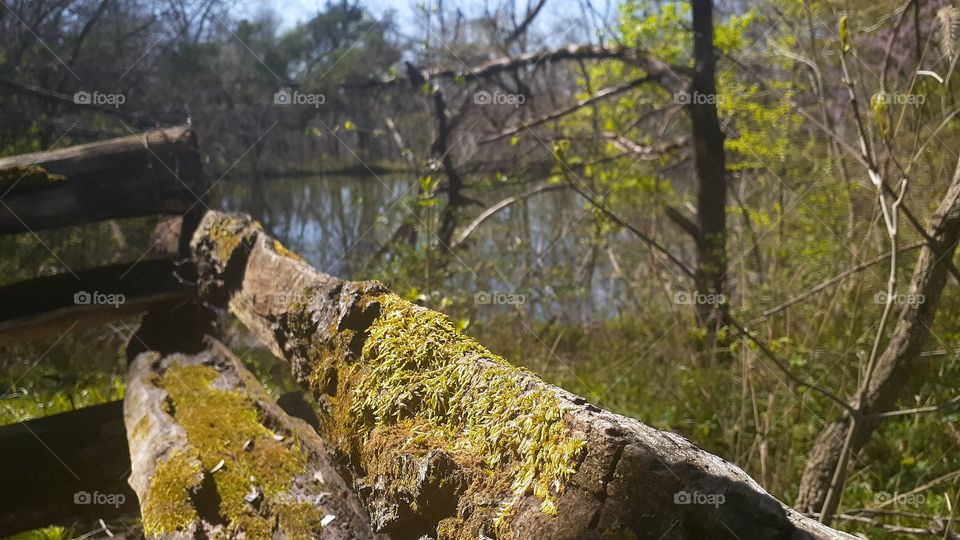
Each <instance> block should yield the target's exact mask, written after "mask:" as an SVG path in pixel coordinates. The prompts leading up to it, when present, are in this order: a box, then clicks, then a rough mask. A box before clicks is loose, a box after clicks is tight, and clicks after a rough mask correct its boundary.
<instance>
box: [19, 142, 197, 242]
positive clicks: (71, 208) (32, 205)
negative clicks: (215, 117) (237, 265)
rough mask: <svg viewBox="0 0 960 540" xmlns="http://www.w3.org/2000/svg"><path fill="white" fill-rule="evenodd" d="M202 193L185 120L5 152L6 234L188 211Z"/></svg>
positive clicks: (193, 147)
mask: <svg viewBox="0 0 960 540" xmlns="http://www.w3.org/2000/svg"><path fill="white" fill-rule="evenodd" d="M204 193H205V185H204V182H203V174H202V170H201V164H200V154H199V152H198V150H197V141H196V136H195V135H194V133H193V132H192V131H191V130H190V129H189V128H187V127H176V128H168V129H162V130H154V131H149V132H147V133H144V134H138V135H131V136H128V137H121V138H118V139H111V140H108V141H103V142H96V143H91V144H83V145H79V146H72V147H70V148H65V149H62V150H54V151H49V152H36V153H32V154H23V155H19V156H12V157H7V158H0V234H9V233H22V232H28V231H36V230H41V229H51V228H56V227H66V226H74V225H79V224H83V223H91V222H95V221H102V220H105V219H111V218H121V217H133V216H142V215H152V214H183V213H184V212H186V211H188V210H190V209H192V208H194V207H195V206H199V205H200V203H199V201H198V200H199V199H202V197H203V194H204ZM201 208H202V206H201Z"/></svg>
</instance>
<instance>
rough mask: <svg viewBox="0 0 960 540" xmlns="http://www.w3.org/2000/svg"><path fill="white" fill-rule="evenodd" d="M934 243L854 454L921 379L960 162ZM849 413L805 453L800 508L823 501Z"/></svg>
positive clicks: (882, 366)
mask: <svg viewBox="0 0 960 540" xmlns="http://www.w3.org/2000/svg"><path fill="white" fill-rule="evenodd" d="M927 234H928V236H929V237H930V238H931V239H932V241H931V243H929V244H926V245H924V246H923V248H922V249H921V251H920V255H919V256H918V257H917V262H916V266H915V267H914V270H913V277H912V278H911V280H910V289H909V294H910V295H913V297H914V298H923V300H922V301H920V302H911V303H908V304H907V305H906V307H904V308H903V311H902V312H901V313H900V318H899V319H898V320H897V325H896V327H895V328H894V330H893V334H892V335H891V337H890V341H889V342H888V343H887V346H886V348H885V349H884V351H883V353H882V354H881V355H880V357H879V358H878V359H877V365H876V368H875V370H874V373H873V376H872V377H871V380H870V381H868V385H867V387H866V391H865V392H864V393H863V395H862V396H861V397H860V401H859V403H854V404H853V408H854V410H856V411H858V414H859V416H860V418H858V419H857V422H856V428H855V431H854V434H853V438H852V440H851V444H850V455H856V454H857V452H859V451H860V449H862V448H863V446H864V445H865V444H866V443H867V442H868V441H869V440H870V436H871V435H872V434H873V431H874V430H875V429H876V428H877V426H878V425H879V423H880V418H879V417H877V416H876V415H877V413H883V412H887V411H889V410H890V409H891V408H892V407H893V406H894V405H895V404H896V402H897V399H898V398H899V396H900V395H902V394H903V393H904V392H905V391H906V390H907V389H908V388H910V381H911V380H913V381H920V380H922V377H919V376H918V374H917V373H915V372H916V370H917V369H918V368H919V367H920V366H919V365H918V362H917V361H916V360H917V358H918V357H919V354H920V352H921V348H922V347H923V344H924V343H925V342H926V340H927V338H928V337H929V335H930V327H932V326H933V323H934V318H935V317H936V313H937V307H938V306H939V304H940V296H941V294H942V293H943V288H944V286H945V285H946V283H947V274H948V265H949V263H950V261H951V260H952V259H953V255H954V252H955V251H956V247H957V242H958V240H960V162H958V164H957V169H956V171H955V172H954V177H953V181H952V183H951V185H950V188H949V189H948V190H947V194H946V195H945V196H944V198H943V200H942V201H941V202H940V206H939V207H938V208H937V210H936V212H935V213H934V214H933V218H932V219H931V222H930V226H929V227H928V229H927ZM850 421H851V416H850V414H849V413H846V412H845V413H844V414H842V415H841V416H840V418H839V419H837V420H836V421H835V422H833V423H832V424H830V425H828V426H827V427H825V428H824V429H823V431H821V432H820V435H819V436H818V437H817V439H816V441H815V442H814V445H813V448H812V449H811V451H810V456H809V457H808V458H807V464H806V467H805V468H804V471H803V477H802V478H801V481H800V494H799V495H798V497H797V501H796V508H797V509H799V510H800V511H802V512H819V511H820V509H821V508H822V507H823V502H824V500H825V499H826V496H827V491H828V489H829V488H830V482H831V479H832V476H833V473H834V470H835V469H836V468H837V461H838V459H839V457H840V453H841V448H842V447H843V442H844V438H845V437H846V434H847V431H848V430H849V426H850Z"/></svg>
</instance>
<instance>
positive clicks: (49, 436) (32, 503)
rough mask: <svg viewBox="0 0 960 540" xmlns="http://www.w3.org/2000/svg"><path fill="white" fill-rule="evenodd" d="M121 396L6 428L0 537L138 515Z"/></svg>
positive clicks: (0, 433) (0, 454)
mask: <svg viewBox="0 0 960 540" xmlns="http://www.w3.org/2000/svg"><path fill="white" fill-rule="evenodd" d="M122 410H123V404H122V403H121V402H119V401H116V402H113V403H107V404H104V405H96V406H93V407H87V408H84V409H78V410H76V411H71V412H66V413H61V414H55V415H51V416H47V417H44V418H38V419H35V420H29V421H26V422H22V423H19V424H11V425H9V426H3V427H0V463H2V464H3V475H2V478H3V486H4V489H0V508H2V509H3V511H2V512H0V537H6V536H8V535H12V534H15V533H18V532H21V531H26V530H30V529H36V528H39V527H46V526H48V525H72V524H74V523H76V522H78V521H79V522H85V523H94V522H96V520H97V519H99V518H103V519H108V520H109V519H113V518H117V517H123V516H132V517H136V516H137V515H138V511H137V505H136V497H134V495H133V492H132V491H131V490H130V487H129V486H128V485H127V482H126V480H127V473H128V472H129V470H130V458H129V456H128V454H127V442H126V440H127V435H126V431H125V430H124V427H123V414H122Z"/></svg>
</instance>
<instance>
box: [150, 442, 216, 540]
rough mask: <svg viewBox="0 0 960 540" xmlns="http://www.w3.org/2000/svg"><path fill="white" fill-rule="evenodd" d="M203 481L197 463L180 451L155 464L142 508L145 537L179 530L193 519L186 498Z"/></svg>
mask: <svg viewBox="0 0 960 540" xmlns="http://www.w3.org/2000/svg"><path fill="white" fill-rule="evenodd" d="M202 481H203V468H202V466H201V464H200V462H199V461H198V460H197V459H196V458H195V457H194V456H191V455H188V454H185V453H183V452H178V453H174V454H171V455H170V456H168V457H167V459H166V460H165V461H162V462H160V463H158V464H157V469H156V471H155V472H154V475H153V478H152V479H151V480H150V491H149V495H148V497H147V499H146V501H145V503H144V505H143V530H144V532H146V533H147V535H149V536H152V535H160V534H163V533H165V532H172V531H176V530H183V529H185V528H187V527H188V526H189V525H190V524H191V523H193V522H194V521H196V520H197V518H198V516H197V511H196V510H195V509H194V507H193V503H192V502H191V498H190V495H191V493H193V492H195V491H196V490H197V489H199V487H200V483H201V482H202Z"/></svg>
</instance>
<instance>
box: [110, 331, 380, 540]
mask: <svg viewBox="0 0 960 540" xmlns="http://www.w3.org/2000/svg"><path fill="white" fill-rule="evenodd" d="M127 384H128V386H127V394H126V397H125V399H124V422H125V424H126V426H127V432H128V433H129V436H128V441H129V448H130V458H131V469H132V472H131V475H130V485H131V486H132V487H133V489H134V491H135V492H136V493H137V497H138V498H139V501H140V508H141V513H142V516H143V528H144V532H145V534H146V536H147V537H148V538H221V537H223V538H271V537H272V538H291V539H294V538H314V537H322V538H329V539H334V540H336V539H344V540H346V539H359V540H363V539H366V538H374V536H373V534H372V533H371V532H370V525H369V522H368V519H367V517H366V513H365V511H364V510H363V508H362V506H361V505H360V503H359V501H358V500H357V499H356V496H355V495H354V494H353V493H352V492H351V491H350V490H349V488H348V487H347V484H346V482H344V480H343V479H342V478H341V477H340V476H339V474H338V473H337V471H336V470H335V469H334V468H333V466H332V465H330V463H329V461H328V453H329V451H328V448H327V446H326V445H325V443H324V442H323V441H322V440H321V439H320V438H319V436H317V434H316V432H315V431H313V429H312V428H311V427H310V426H308V425H307V424H306V423H305V422H303V421H302V420H299V419H295V418H292V417H290V416H288V415H287V414H286V413H284V412H283V410H282V409H281V408H280V407H279V406H278V405H277V404H276V403H274V402H273V401H272V400H270V398H269V396H268V394H267V392H266V390H265V389H264V388H263V387H262V386H261V385H260V384H259V383H258V382H257V380H256V379H255V378H254V377H253V375H252V374H250V373H249V372H248V371H247V370H246V369H245V368H244V367H243V366H242V365H241V364H240V362H239V361H238V360H237V359H236V358H235V357H234V356H233V355H232V354H231V353H230V351H229V350H227V349H226V347H224V346H223V345H221V344H220V343H219V342H217V341H215V340H213V339H212V338H209V337H208V338H207V349H206V350H204V351H202V352H199V353H196V354H191V355H184V354H180V353H174V354H169V355H161V354H160V353H158V352H156V351H147V352H143V353H141V354H139V355H138V356H137V357H136V359H135V360H134V361H133V363H132V364H131V365H130V369H129V373H128V380H127ZM320 535H322V536H320Z"/></svg>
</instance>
